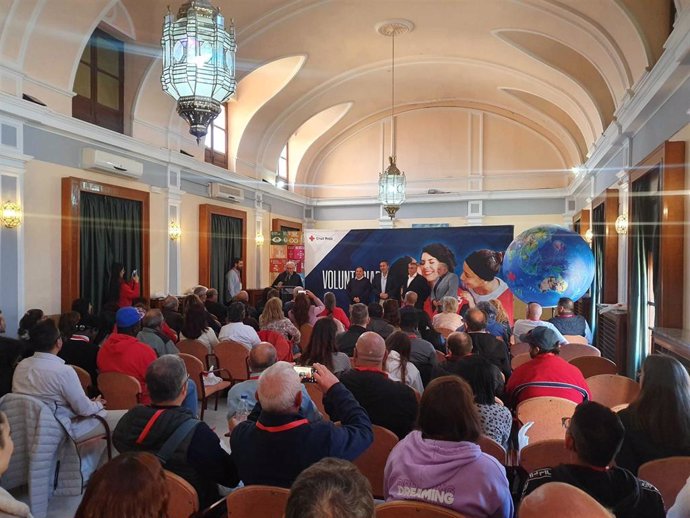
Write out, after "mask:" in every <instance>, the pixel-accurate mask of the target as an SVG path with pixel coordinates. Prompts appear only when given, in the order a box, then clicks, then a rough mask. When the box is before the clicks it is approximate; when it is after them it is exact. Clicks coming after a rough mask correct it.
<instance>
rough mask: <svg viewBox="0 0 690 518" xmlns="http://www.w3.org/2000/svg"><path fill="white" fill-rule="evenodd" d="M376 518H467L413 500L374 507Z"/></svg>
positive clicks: (397, 501) (443, 508) (442, 508)
mask: <svg viewBox="0 0 690 518" xmlns="http://www.w3.org/2000/svg"><path fill="white" fill-rule="evenodd" d="M376 518H467V517H466V515H464V514H461V513H456V512H455V511H452V510H450V509H446V508H445V507H441V506H438V505H433V504H427V503H425V502H418V501H415V500H396V501H393V502H386V503H385V504H381V505H379V506H377V507H376Z"/></svg>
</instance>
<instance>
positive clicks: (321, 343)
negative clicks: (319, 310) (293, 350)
mask: <svg viewBox="0 0 690 518" xmlns="http://www.w3.org/2000/svg"><path fill="white" fill-rule="evenodd" d="M336 330H337V326H336V324H335V321H334V320H333V319H332V318H322V319H320V320H319V321H317V322H316V325H314V329H313V330H312V333H311V337H310V338H309V343H308V344H307V347H306V349H305V350H304V351H302V355H301V356H300V357H299V360H298V361H297V363H299V365H303V366H308V365H314V364H315V363H322V364H323V365H325V366H326V367H328V370H329V371H331V372H332V373H334V374H336V375H338V374H340V373H342V372H345V371H347V370H350V367H351V364H350V358H348V357H347V355H346V354H345V353H341V352H338V348H337V346H336Z"/></svg>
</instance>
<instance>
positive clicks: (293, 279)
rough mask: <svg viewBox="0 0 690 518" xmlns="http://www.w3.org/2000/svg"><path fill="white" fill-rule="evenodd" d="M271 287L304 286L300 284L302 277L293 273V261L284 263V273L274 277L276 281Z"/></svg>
mask: <svg viewBox="0 0 690 518" xmlns="http://www.w3.org/2000/svg"><path fill="white" fill-rule="evenodd" d="M271 286H273V287H274V288H283V287H286V288H287V287H290V286H293V287H294V286H304V285H303V284H302V277H300V276H299V274H298V273H296V272H295V263H294V262H293V261H288V262H287V263H285V271H284V272H283V273H281V274H280V275H278V277H276V280H275V281H273V284H271Z"/></svg>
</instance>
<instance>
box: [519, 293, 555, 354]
mask: <svg viewBox="0 0 690 518" xmlns="http://www.w3.org/2000/svg"><path fill="white" fill-rule="evenodd" d="M542 312H543V309H542V307H541V304H538V303H536V302H530V303H529V304H527V311H526V314H525V318H520V319H518V320H516V321H515V325H514V326H513V334H514V335H515V341H516V342H526V341H527V333H529V332H530V331H532V329H535V328H537V327H548V328H549V329H551V331H553V332H554V333H556V336H558V343H560V344H567V343H568V340H566V339H565V337H564V336H563V335H562V334H561V332H560V331H559V330H558V329H556V326H554V325H553V324H552V323H551V322H547V321H545V320H542V319H541V314H542Z"/></svg>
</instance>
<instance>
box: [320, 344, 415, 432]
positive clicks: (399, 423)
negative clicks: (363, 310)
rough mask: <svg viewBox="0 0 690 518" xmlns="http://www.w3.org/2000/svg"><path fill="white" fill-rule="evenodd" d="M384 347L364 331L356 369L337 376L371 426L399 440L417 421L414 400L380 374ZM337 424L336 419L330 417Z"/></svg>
mask: <svg viewBox="0 0 690 518" xmlns="http://www.w3.org/2000/svg"><path fill="white" fill-rule="evenodd" d="M385 360H386V343H385V342H384V340H383V338H381V336H380V335H378V334H376V333H372V332H371V331H367V332H366V333H363V334H362V335H361V336H360V337H359V338H358V339H357V345H356V346H355V353H354V362H355V367H354V369H352V370H349V371H347V372H345V373H344V374H342V375H341V376H340V381H341V382H342V383H343V384H344V385H345V386H346V387H347V388H348V389H349V390H350V392H352V395H353V396H355V399H356V400H357V401H358V402H359V404H360V405H362V407H364V410H366V412H367V414H369V418H370V419H371V422H372V423H373V424H376V425H379V426H383V427H384V428H387V429H388V430H390V431H391V432H393V433H394V434H395V435H397V436H398V438H399V439H402V438H403V437H405V436H406V435H407V434H408V433H410V432H411V431H412V429H413V428H414V425H415V421H416V419H417V397H416V396H415V393H414V391H413V390H412V389H411V388H410V387H408V386H406V385H404V384H403V383H400V382H398V381H393V380H390V379H388V373H386V372H385V371H384V370H383V364H384V362H385ZM329 415H330V416H331V420H333V421H337V420H338V419H339V417H340V416H339V415H337V414H336V415H332V414H329Z"/></svg>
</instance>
